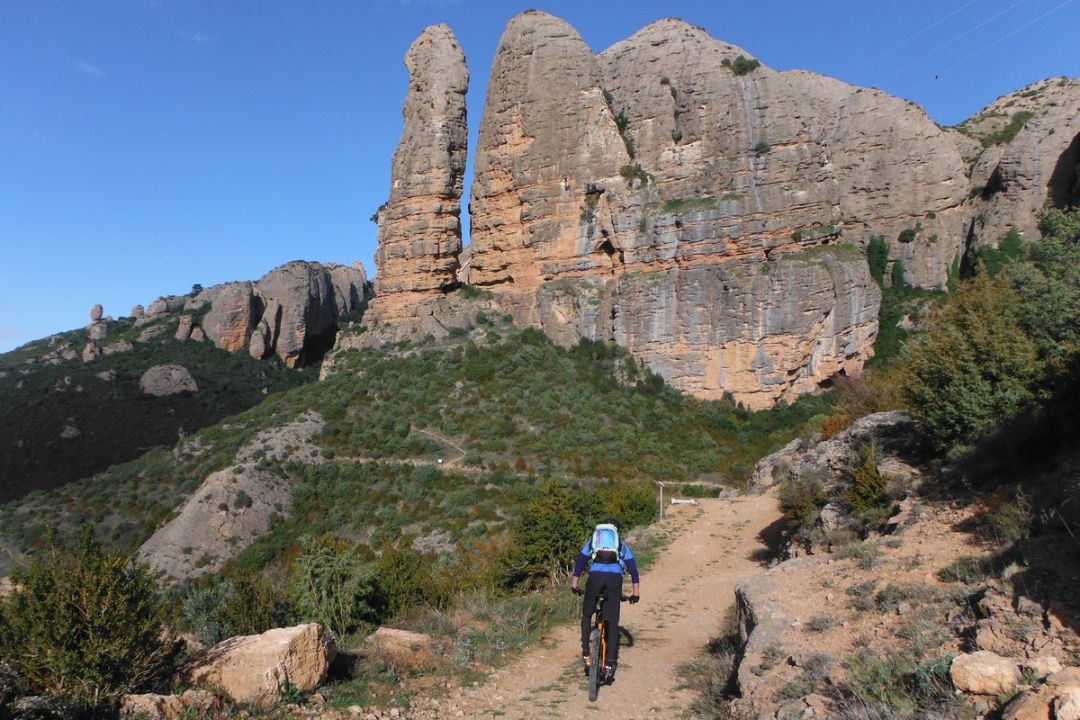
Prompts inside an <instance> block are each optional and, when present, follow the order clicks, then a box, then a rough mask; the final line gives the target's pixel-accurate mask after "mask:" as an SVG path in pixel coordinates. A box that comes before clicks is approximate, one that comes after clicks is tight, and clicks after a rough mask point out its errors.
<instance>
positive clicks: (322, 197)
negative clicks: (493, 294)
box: [0, 0, 1080, 351]
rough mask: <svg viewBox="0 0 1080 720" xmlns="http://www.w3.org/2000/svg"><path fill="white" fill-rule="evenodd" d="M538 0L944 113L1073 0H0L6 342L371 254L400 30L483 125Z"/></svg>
mask: <svg viewBox="0 0 1080 720" xmlns="http://www.w3.org/2000/svg"><path fill="white" fill-rule="evenodd" d="M529 7H540V8H541V9H543V10H546V11H548V12H551V13H553V14H555V15H558V16H560V17H563V18H565V19H567V20H568V21H569V22H570V23H571V24H573V25H574V26H575V27H576V28H577V29H578V31H579V32H581V34H582V35H583V36H584V38H585V40H586V42H588V43H589V45H590V46H591V47H592V48H593V50H594V51H597V52H599V51H600V50H603V49H604V48H606V47H608V46H609V45H611V44H612V43H614V42H617V41H618V40H621V39H623V38H626V37H629V36H630V35H631V34H633V33H634V32H635V31H636V30H638V29H640V28H642V27H644V26H645V25H647V24H648V23H650V22H652V21H654V20H657V19H660V18H662V17H672V16H674V17H681V18H683V19H684V20H687V21H689V22H692V23H694V24H697V25H701V26H703V27H704V28H705V29H706V30H708V31H709V32H710V33H711V34H712V35H713V36H715V37H717V38H720V39H722V40H726V41H728V42H731V43H734V44H736V45H739V46H742V47H743V48H745V49H746V50H748V51H749V52H750V53H751V54H753V55H754V56H756V57H758V58H759V59H760V60H761V61H762V62H764V63H765V64H767V65H770V66H771V67H774V68H777V69H781V70H783V69H790V68H806V69H809V70H813V71H815V72H819V73H824V74H827V75H832V76H834V77H837V78H840V79H843V80H846V81H848V82H852V83H855V84H859V85H867V86H875V87H880V88H882V89H884V90H886V91H888V92H891V93H894V94H896V95H899V96H901V97H905V98H909V99H911V100H914V101H915V102H918V103H920V104H922V105H923V106H925V107H926V108H927V110H928V111H929V113H930V115H931V116H932V117H933V118H934V119H935V120H937V121H938V122H940V123H943V124H952V123H956V122H958V121H960V120H962V119H964V118H965V117H967V116H968V115H970V114H972V113H973V112H975V111H976V110H978V109H979V108H980V107H982V106H983V105H985V104H986V103H988V102H990V101H992V100H993V99H994V98H996V97H997V96H999V95H1002V94H1004V93H1007V92H1010V91H1012V90H1014V89H1017V88H1019V87H1021V86H1023V85H1025V84H1027V83H1029V82H1032V81H1034V80H1038V79H1040V78H1043V77H1046V76H1050V75H1069V76H1077V75H1080V43H1078V38H1080V2H1077V1H1074V0H1019V1H1018V0H937V1H935V2H923V1H921V0H919V1H908V2H892V3H882V2H876V1H875V2H854V1H850V2H807V1H806V0H797V1H794V0H792V1H787V0H784V1H779V0H778V1H760V2H738V3H735V2H722V1H718V0H713V1H708V0H704V1H703V0H696V1H687V2H682V1H673V2H657V1H656V0H650V1H649V2H644V1H639V0H619V1H618V2H608V1H606V0H605V1H601V0H584V1H583V0H573V1H572V2H571V1H568V0H550V1H547V2H545V1H544V0H531V1H530V2H518V1H517V0H292V1H285V0H258V1H256V0H247V1H240V0H68V1H67V2H61V1H59V0H0V351H4V350H8V349H11V348H13V347H15V346H17V345H19V344H21V343H23V342H26V341H28V340H31V339H34V338H38V337H42V336H44V335H47V334H49V333H52V332H57V331H60V330H65V329H71V328H74V327H79V326H82V325H85V324H86V323H87V322H88V320H89V318H88V312H89V309H90V306H91V305H93V304H94V303H96V302H100V303H102V304H104V306H105V312H106V313H107V314H111V315H113V316H120V315H126V314H128V312H129V311H130V309H131V307H132V306H133V305H135V304H137V303H142V304H147V303H149V302H150V301H152V300H153V299H154V298H155V297H157V296H158V295H161V294H166V293H183V292H186V291H188V290H189V289H190V288H191V286H192V284H193V283H201V284H202V285H206V286H209V285H211V284H214V283H219V282H223V281H226V280H238V279H256V278H258V277H259V276H260V275H262V274H263V273H264V272H266V271H267V270H269V269H271V268H272V267H275V266H276V265H279V264H281V263H283V262H286V261H288V260H291V259H296V258H302V259H309V260H320V261H336V262H342V263H349V262H352V261H353V260H360V261H362V262H363V263H364V265H365V267H366V268H367V269H368V273H369V275H374V265H373V261H372V257H373V254H374V248H375V230H376V228H375V225H374V224H373V223H371V222H370V221H369V220H368V217H369V216H370V215H371V213H372V211H374V209H375V208H376V207H377V206H378V205H379V204H380V203H381V202H382V201H383V200H384V199H385V198H386V196H387V194H388V183H389V172H390V158H391V154H392V153H393V151H394V148H395V146H396V144H397V140H398V136H399V134H400V132H401V103H402V100H403V99H404V96H405V91H406V82H407V75H406V72H405V68H404V65H403V63H402V56H403V55H404V53H405V50H406V49H407V48H408V46H409V44H410V43H411V42H412V41H413V39H414V38H415V37H416V35H417V34H419V33H420V31H421V30H422V29H423V28H424V27H426V26H427V25H430V24H433V23H438V22H447V23H449V24H450V26H451V27H452V28H453V29H454V32H455V33H457V36H458V38H459V39H460V41H461V43H462V45H463V46H464V49H465V53H466V56H467V59H468V62H469V69H470V72H471V74H472V86H471V88H470V93H469V113H470V134H471V138H472V139H471V142H475V137H476V131H477V128H478V127H479V124H480V115H481V110H482V108H483V99H484V91H485V86H486V84H487V76H488V71H489V69H490V65H491V59H492V57H493V55H494V52H495V46H496V44H497V43H498V40H499V36H500V34H501V33H502V30H503V27H504V26H505V24H506V22H507V21H508V20H509V19H510V18H511V17H512V16H513V15H515V14H516V13H518V12H520V11H522V10H525V9H528V8H529ZM1055 8H1056V10H1055ZM1046 13H1050V14H1049V15H1047V16H1046V17H1043V18H1042V19H1041V20H1039V19H1038V18H1040V16H1042V15H1044V14H1046ZM1033 21H1034V22H1033ZM1032 22H1033V24H1031V25H1030V26H1028V27H1026V28H1025V27H1024V26H1025V25H1026V24H1028V23H1032ZM1010 35H1011V36H1010ZM999 41H1000V42H999ZM993 43H997V44H996V45H993V46H991V45H992V44H993ZM984 49H985V51H983V50H984ZM980 51H983V52H981V54H977V55H976V53H980ZM973 55H974V57H972V56H973ZM935 75H937V76H939V77H937V78H936V79H935ZM470 150H471V148H470ZM470 166H471V159H470ZM470 179H471V178H470ZM466 192H467V190H466Z"/></svg>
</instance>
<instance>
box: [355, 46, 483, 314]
mask: <svg viewBox="0 0 1080 720" xmlns="http://www.w3.org/2000/svg"><path fill="white" fill-rule="evenodd" d="M405 66H406V67H407V68H408V69H409V93H408V96H407V97H406V99H405V108H404V110H403V113H402V114H403V115H404V120H405V127H404V130H403V131H402V133H401V141H400V143H399V144H398V148H397V151H396V152H395V153H394V161H393V166H392V170H391V190H390V199H389V200H388V201H387V203H386V205H385V207H383V208H382V209H380V211H379V213H378V221H379V236H378V240H379V246H378V250H377V251H376V254H375V264H376V268H377V273H376V280H375V285H376V292H377V293H378V298H377V299H376V301H375V303H374V305H373V310H375V311H376V313H377V314H378V315H379V316H382V317H393V316H395V315H397V314H400V311H401V310H402V309H404V308H406V307H408V306H409V305H410V304H411V301H412V300H415V299H417V298H418V297H422V296H423V295H427V294H436V295H437V294H439V293H440V292H441V291H442V290H443V289H444V288H448V287H452V286H453V285H454V284H455V283H456V276H455V273H456V271H457V268H458V255H459V254H460V252H461V192H462V186H463V178H464V175H465V154H466V149H467V146H468V135H467V127H466V119H465V93H466V91H467V90H468V88H469V71H468V69H467V68H466V66H465V54H464V53H463V52H462V50H461V45H460V44H459V43H458V41H457V38H456V37H454V33H453V31H451V30H450V28H449V27H448V26H446V25H433V26H431V27H429V28H427V29H426V30H424V32H422V33H421V34H420V37H418V38H417V39H416V41H415V42H414V43H413V44H412V46H411V47H410V48H409V51H408V52H407V53H406V54H405Z"/></svg>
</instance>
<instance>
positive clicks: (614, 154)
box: [469, 11, 631, 292]
mask: <svg viewBox="0 0 1080 720" xmlns="http://www.w3.org/2000/svg"><path fill="white" fill-rule="evenodd" d="M629 162H630V156H629V153H628V151H627V148H626V146H625V144H624V142H623V139H622V138H621V137H620V136H619V130H618V128H617V126H616V124H615V120H614V118H613V117H612V114H611V110H610V108H609V107H608V104H607V102H606V101H605V98H604V91H603V87H602V80H601V76H600V68H599V66H598V64H597V62H596V59H595V58H594V57H593V54H592V51H591V50H589V47H588V46H587V45H586V44H585V42H584V41H583V40H582V39H581V36H580V35H578V33H577V31H575V30H574V29H573V28H572V27H570V26H569V25H568V24H567V23H565V22H563V21H562V20H560V19H558V18H555V17H552V16H551V15H547V14H545V13H542V12H538V11H529V12H526V13H524V14H522V15H519V16H517V17H515V18H514V19H513V20H511V21H510V23H509V25H508V26H507V28H506V31H505V32H504V33H503V36H502V40H501V41H500V43H499V48H498V50H497V51H496V54H495V62H494V64H493V66H492V69H491V79H490V80H489V82H488V96H487V102H486V104H485V106H484V117H483V121H482V122H481V125H480V138H479V146H478V148H477V153H476V177H475V180H474V184H473V188H472V201H471V204H470V210H471V218H472V225H471V238H472V245H471V251H472V252H471V260H470V262H471V269H470V272H469V282H470V283H473V284H476V285H491V286H495V285H502V286H504V288H505V289H507V290H512V291H514V292H525V291H531V290H535V289H536V288H537V287H538V286H539V285H540V283H542V282H545V281H548V280H552V279H555V278H556V277H559V276H560V275H562V274H564V273H568V272H570V273H572V272H585V271H601V272H604V273H606V274H610V271H611V269H612V266H613V262H617V260H616V259H615V258H616V257H617V254H618V251H619V249H620V248H622V247H624V246H625V245H626V244H627V243H628V241H629V238H630V233H629V232H627V231H626V229H623V228H615V227H614V226H613V224H612V221H613V219H614V214H615V211H617V210H621V208H622V205H623V204H625V203H626V202H628V201H630V196H631V193H630V192H629V190H628V189H626V188H625V183H624V182H623V180H622V178H620V177H619V171H620V169H621V168H622V167H623V166H625V165H627V164H628V163H629Z"/></svg>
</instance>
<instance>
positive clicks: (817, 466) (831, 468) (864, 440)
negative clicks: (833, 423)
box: [750, 410, 919, 490]
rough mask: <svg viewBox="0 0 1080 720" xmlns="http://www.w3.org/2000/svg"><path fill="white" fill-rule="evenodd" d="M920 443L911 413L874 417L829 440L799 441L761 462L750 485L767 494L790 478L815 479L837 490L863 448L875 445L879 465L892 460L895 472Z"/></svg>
mask: <svg viewBox="0 0 1080 720" xmlns="http://www.w3.org/2000/svg"><path fill="white" fill-rule="evenodd" d="M918 442H919V441H918V435H917V433H916V427H915V421H914V420H912V419H911V416H910V415H908V414H907V413H905V412H900V411H895V410H894V411H891V412H880V413H873V414H871V415H866V416H864V417H861V418H859V419H858V420H856V421H855V422H854V423H852V425H851V427H849V428H847V429H846V430H844V431H843V432H840V433H838V434H837V435H836V436H834V437H832V438H829V439H828V440H824V441H821V442H818V441H816V440H813V439H810V440H804V439H802V438H795V439H794V440H792V441H791V442H790V443H788V444H787V445H786V446H785V447H784V448H783V449H781V450H777V451H776V452H774V453H772V454H771V455H767V456H765V457H763V458H762V459H761V460H759V461H758V463H757V465H756V466H755V467H754V474H753V476H752V478H751V481H750V482H751V485H752V486H753V487H754V488H755V489H757V490H765V489H766V488H769V487H772V486H774V485H778V484H779V483H781V482H783V481H784V480H786V479H788V478H796V479H797V478H802V477H815V478H818V479H820V480H821V482H822V483H823V485H824V486H825V487H827V488H828V487H834V486H836V485H837V484H838V483H839V482H840V481H841V480H840V478H841V477H842V476H843V475H844V474H845V473H846V472H847V471H848V469H849V468H850V466H851V458H852V456H853V455H854V453H855V450H856V449H857V448H858V447H859V446H861V445H866V444H872V445H873V446H874V448H875V450H876V454H877V457H878V459H879V461H880V462H886V461H888V460H890V459H891V460H892V462H891V463H890V465H891V466H892V468H893V470H894V472H895V471H896V469H897V466H898V465H899V464H901V463H903V459H904V458H909V459H910V455H911V454H912V453H913V452H915V451H916V449H917V446H918ZM912 471H914V470H912Z"/></svg>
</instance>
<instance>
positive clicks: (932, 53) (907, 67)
mask: <svg viewBox="0 0 1080 720" xmlns="http://www.w3.org/2000/svg"><path fill="white" fill-rule="evenodd" d="M1025 2H1027V0H1017V1H1016V2H1014V3H1013V4H1012V5H1010V6H1009V7H1007V8H1005V9H1004V10H1002V11H1001V12H998V13H995V14H994V15H991V16H990V17H988V18H987V19H985V20H983V21H982V22H981V23H979V24H978V25H976V26H974V27H972V28H968V29H967V30H966V31H964V32H962V33H960V34H959V35H957V36H956V37H954V38H953V39H952V40H950V41H949V42H947V43H945V44H944V45H940V46H938V47H936V48H934V49H933V50H931V51H930V52H928V53H926V54H925V55H923V56H922V57H920V58H919V59H918V60H914V61H912V62H910V63H908V64H907V65H905V66H904V67H902V68H900V69H899V70H897V71H896V72H894V73H892V74H891V75H888V76H887V77H886V78H885V79H886V80H889V79H892V78H894V77H896V76H897V75H899V74H900V73H902V72H905V71H907V70H910V69H911V68H913V67H915V66H916V65H918V64H919V63H921V62H922V61H923V60H926V59H927V58H931V57H933V56H935V55H937V54H938V53H939V52H941V51H942V50H944V49H945V48H947V47H949V46H950V45H953V44H955V43H956V42H958V41H960V40H963V39H964V38H966V37H967V36H968V35H970V34H971V33H973V32H975V31H976V30H978V29H979V28H981V27H984V26H986V25H989V24H990V23H992V22H994V21H995V20H997V19H998V18H999V17H1001V16H1002V15H1004V14H1005V13H1007V12H1009V11H1010V10H1012V9H1013V8H1015V7H1016V6H1017V5H1023V4H1024V3H1025Z"/></svg>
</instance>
